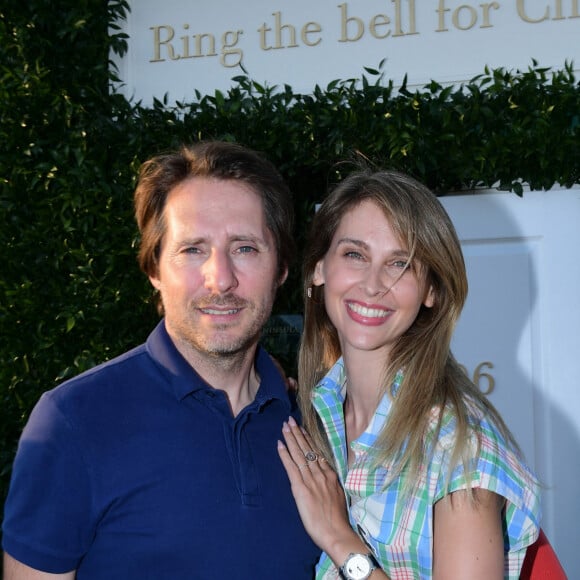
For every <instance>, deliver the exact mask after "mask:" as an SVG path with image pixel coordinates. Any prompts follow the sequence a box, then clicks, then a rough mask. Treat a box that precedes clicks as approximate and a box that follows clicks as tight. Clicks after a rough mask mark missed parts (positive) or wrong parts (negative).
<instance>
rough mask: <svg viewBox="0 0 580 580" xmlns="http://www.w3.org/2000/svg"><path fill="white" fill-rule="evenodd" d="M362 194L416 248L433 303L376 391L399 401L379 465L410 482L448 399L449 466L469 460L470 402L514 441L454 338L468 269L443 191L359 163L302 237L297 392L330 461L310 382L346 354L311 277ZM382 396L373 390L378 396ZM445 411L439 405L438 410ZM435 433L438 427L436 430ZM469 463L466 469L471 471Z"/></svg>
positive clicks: (379, 448)
mask: <svg viewBox="0 0 580 580" xmlns="http://www.w3.org/2000/svg"><path fill="white" fill-rule="evenodd" d="M363 201H371V202H373V203H375V204H376V206H377V211H382V212H383V213H384V215H385V217H386V219H387V220H388V221H389V223H390V225H391V226H392V227H393V229H394V231H395V233H396V234H397V236H398V237H399V239H400V241H401V242H402V243H404V244H405V245H406V247H407V250H408V251H409V252H410V254H411V259H410V261H411V262H412V263H413V264H414V265H415V266H418V268H417V271H418V272H419V273H422V274H423V275H424V276H426V284H427V287H429V285H430V286H431V287H432V289H433V293H434V297H435V301H434V305H433V307H432V308H426V307H422V308H421V310H420V312H419V314H418V316H417V318H416V320H415V322H414V323H413V324H412V326H411V327H410V328H409V330H408V331H407V332H406V333H405V334H404V335H403V336H401V337H400V339H399V340H398V341H397V343H396V344H395V345H394V347H393V348H392V350H391V359H390V360H389V361H385V370H384V377H383V378H384V380H383V382H382V383H381V384H380V385H377V390H378V392H377V394H378V395H379V397H380V396H382V395H383V394H384V392H385V391H388V392H389V394H390V395H391V396H392V399H393V402H392V407H391V411H390V414H389V420H388V421H387V423H386V425H385V427H384V428H383V431H382V432H381V434H380V435H379V438H378V440H377V442H376V445H375V460H376V463H377V464H384V463H391V462H394V469H393V470H392V471H391V477H390V478H389V480H391V479H392V478H394V477H396V475H397V474H398V473H400V471H401V470H402V469H405V470H407V469H408V470H409V472H410V477H409V479H408V480H409V481H414V480H415V479H416V476H417V475H418V473H419V469H420V467H421V465H422V464H423V463H424V462H425V461H426V460H427V459H428V458H427V457H426V453H428V450H427V441H426V439H427V436H428V429H429V425H430V423H431V421H432V412H433V409H437V408H439V409H441V410H442V409H443V408H446V407H448V408H450V409H451V410H452V412H453V413H454V414H455V417H456V420H457V431H456V437H455V447H454V449H453V453H452V460H451V467H450V469H452V467H453V465H455V464H457V462H462V463H463V465H464V467H465V468H467V466H468V465H469V463H470V459H471V458H472V456H473V450H472V449H471V448H470V445H469V443H468V442H469V437H468V435H469V429H470V422H469V417H468V415H469V411H468V404H475V405H477V406H479V407H480V408H481V409H483V411H484V413H486V414H487V416H488V417H489V418H490V419H491V421H492V422H494V423H495V424H496V425H497V426H498V428H499V429H500V431H501V432H502V434H503V435H504V437H505V438H506V440H507V441H508V442H510V444H512V446H513V447H514V449H517V444H516V443H515V441H514V439H513V437H512V436H511V434H510V432H509V430H508V428H507V427H506V425H505V423H504V422H503V420H502V418H501V417H500V415H499V413H498V412H497V411H496V410H495V408H494V407H493V406H492V405H491V403H490V402H489V401H488V400H487V399H486V398H485V397H484V396H483V395H482V393H481V392H480V391H479V390H478V389H477V388H476V387H475V385H473V383H472V382H471V381H470V380H469V379H468V377H467V376H466V375H465V373H464V372H463V371H462V369H461V367H460V366H459V365H458V363H457V362H456V361H455V359H454V357H453V355H452V353H451V350H450V343H451V338H452V335H453V332H454V329H455V325H456V323H457V320H458V318H459V315H460V313H461V310H462V308H463V305H464V303H465V299H466V297H467V275H466V271H465V263H464V260H463V254H462V251H461V246H460V243H459V240H458V237H457V234H456V232H455V228H454V226H453V224H452V222H451V220H450V218H449V216H448V215H447V212H446V211H445V209H444V208H443V206H442V205H441V203H440V202H439V200H438V199H437V197H436V196H435V195H434V194H433V193H432V192H431V191H430V190H429V189H428V188H426V187H425V186H424V185H422V184H421V183H419V182H418V181H416V180H415V179H413V178H411V177H409V176H407V175H403V174H400V173H395V172H391V171H374V172H373V171H371V170H361V171H357V172H356V173H353V174H351V175H350V176H349V177H347V178H346V179H345V180H343V181H342V182H341V183H340V184H339V185H338V186H337V187H336V188H335V189H334V190H333V191H332V192H331V193H330V195H329V196H328V197H327V198H326V200H325V201H324V202H323V204H322V205H321V207H320V209H319V211H318V212H317V214H316V216H315V218H314V221H313V223H312V227H311V235H310V239H309V241H308V243H307V245H306V251H305V257H304V265H303V277H304V284H305V288H310V292H311V297H310V298H308V297H306V293H305V306H304V308H305V309H304V314H305V320H304V333H303V336H302V342H301V346H300V352H299V359H298V382H299V385H300V388H299V391H298V399H299V403H300V407H301V410H302V414H303V422H304V426H305V428H306V430H307V431H308V432H309V433H311V435H312V437H313V438H314V441H315V444H316V446H317V447H318V448H319V449H320V450H321V451H322V452H323V453H324V454H325V455H326V456H327V459H329V460H331V459H332V455H331V454H330V449H329V444H328V441H327V439H326V435H325V433H324V432H323V430H322V429H321V426H320V424H319V421H318V418H317V415H316V412H315V410H314V409H313V407H312V404H311V398H312V393H313V389H314V388H315V386H316V384H317V383H318V382H319V381H320V379H321V378H322V377H323V376H324V375H325V374H326V372H327V371H328V370H329V369H330V368H331V366H332V365H333V364H334V363H335V362H336V360H337V359H338V358H339V357H340V356H341V354H342V353H341V349H340V343H339V340H338V335H337V332H336V329H335V328H334V326H333V324H332V322H331V321H330V319H329V317H328V315H327V313H326V309H325V305H324V289H323V287H317V286H313V284H312V279H313V275H314V270H315V267H316V264H317V263H318V262H319V261H320V260H322V259H323V258H324V256H325V255H326V253H327V251H328V249H329V248H330V245H331V242H332V239H333V236H334V233H335V232H336V230H337V228H338V226H339V224H340V221H341V219H342V217H343V216H344V215H345V214H346V213H347V212H348V211H350V210H352V209H353V208H354V207H356V206H357V205H358V204H360V203H361V202H363ZM401 369H402V370H403V371H404V372H403V379H402V383H401V384H400V386H399V388H398V390H397V392H396V393H393V392H391V386H392V384H393V381H394V379H395V376H396V374H397V371H399V370H401ZM378 401H379V398H377V403H378ZM442 416H443V413H442V412H441V413H439V417H440V419H441V418H442ZM436 435H437V433H435V439H436ZM466 472H467V470H466Z"/></svg>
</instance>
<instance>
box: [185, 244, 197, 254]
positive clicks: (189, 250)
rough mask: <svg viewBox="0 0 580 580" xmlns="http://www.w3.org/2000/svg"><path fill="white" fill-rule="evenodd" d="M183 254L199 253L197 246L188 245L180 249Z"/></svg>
mask: <svg viewBox="0 0 580 580" xmlns="http://www.w3.org/2000/svg"><path fill="white" fill-rule="evenodd" d="M181 251H182V252H183V253H184V254H198V253H199V248H196V247H194V246H188V247H186V248H183V250H181Z"/></svg>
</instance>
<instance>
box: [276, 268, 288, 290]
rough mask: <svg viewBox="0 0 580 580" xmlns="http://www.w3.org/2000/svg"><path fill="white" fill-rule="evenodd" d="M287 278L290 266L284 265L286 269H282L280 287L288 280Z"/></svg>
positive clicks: (279, 280)
mask: <svg viewBox="0 0 580 580" xmlns="http://www.w3.org/2000/svg"><path fill="white" fill-rule="evenodd" d="M286 278H288V266H284V270H283V271H282V273H281V274H280V277H279V278H278V288H280V286H282V284H284V282H286Z"/></svg>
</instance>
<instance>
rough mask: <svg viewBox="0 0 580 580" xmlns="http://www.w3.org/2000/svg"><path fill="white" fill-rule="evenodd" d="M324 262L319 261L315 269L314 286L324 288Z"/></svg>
mask: <svg viewBox="0 0 580 580" xmlns="http://www.w3.org/2000/svg"><path fill="white" fill-rule="evenodd" d="M324 282H325V280H324V261H323V260H319V261H318V262H317V263H316V266H315V267H314V274H313V275H312V285H313V286H322V285H323V284H324Z"/></svg>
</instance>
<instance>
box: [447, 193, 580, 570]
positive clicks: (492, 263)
mask: <svg viewBox="0 0 580 580" xmlns="http://www.w3.org/2000/svg"><path fill="white" fill-rule="evenodd" d="M441 201H442V202H443V204H444V206H445V207H446V209H447V210H448V212H449V213H450V215H451V217H452V219H453V221H454V223H455V225H456V228H457V230H458V233H459V236H460V239H461V240H462V245H463V249H464V254H465V257H466V262H467V268H468V275H469V283H470V292H469V298H468V302H467V305H466V308H465V310H464V313H463V315H462V317H461V320H460V323H459V327H458V329H457V332H456V335H455V337H454V340H453V350H454V352H455V355H456V357H457V359H458V360H459V361H460V362H461V363H462V364H464V365H465V366H466V367H467V369H468V370H469V371H470V372H471V373H473V371H474V370H475V369H476V368H477V366H478V365H479V364H480V363H482V362H483V363H491V364H492V365H493V367H490V366H489V365H487V364H485V365H484V367H482V370H483V371H484V372H485V373H489V374H490V375H491V376H492V377H493V380H494V382H495V386H494V390H493V392H492V393H491V395H490V398H491V400H492V401H493V402H494V404H495V405H496V406H497V407H498V408H499V409H500V411H501V412H502V414H503V415H504V418H506V419H507V422H508V425H509V426H510V428H511V429H512V430H513V431H514V433H515V435H516V436H517V438H518V440H519V442H520V444H521V445H522V447H523V449H524V451H525V453H526V456H527V459H528V462H529V463H530V464H531V465H532V466H533V467H534V468H535V469H536V472H537V473H538V474H539V476H540V478H541V479H542V481H543V483H544V484H545V485H546V489H545V492H544V495H543V502H544V518H543V527H544V529H545V530H546V532H547V534H548V536H549V538H550V540H551V541H552V543H553V545H554V547H555V548H556V550H557V552H558V555H559V557H560V558H561V561H562V563H563V565H564V568H565V570H566V572H567V573H568V575H569V577H570V578H580V556H579V553H578V537H579V534H578V522H580V495H579V493H578V482H579V481H580V260H579V258H578V249H579V248H580V188H575V189H571V190H563V189H554V190H551V191H548V192H529V191H526V192H525V193H524V195H523V197H522V198H519V197H518V196H516V195H515V194H513V193H505V192H502V193H500V192H478V193H476V194H474V195H460V196H450V197H443V198H441ZM488 385H489V381H488V380H487V378H486V377H482V380H481V387H482V388H483V389H487V388H488Z"/></svg>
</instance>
